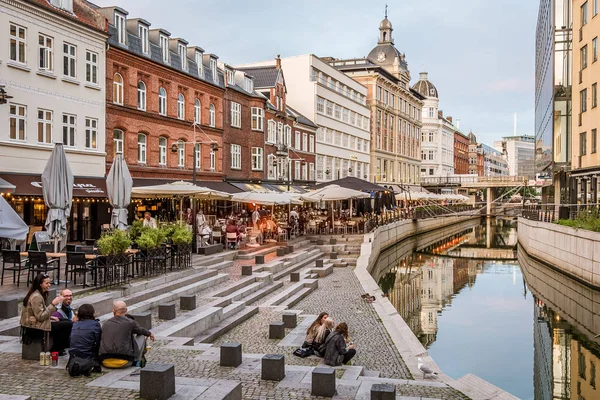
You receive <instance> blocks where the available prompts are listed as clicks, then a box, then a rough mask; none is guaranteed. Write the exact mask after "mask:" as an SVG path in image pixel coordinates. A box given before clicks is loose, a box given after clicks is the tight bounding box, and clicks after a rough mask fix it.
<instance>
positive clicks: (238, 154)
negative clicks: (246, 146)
mask: <svg viewBox="0 0 600 400" xmlns="http://www.w3.org/2000/svg"><path fill="white" fill-rule="evenodd" d="M231 169H242V146H240V145H239V144H232V145H231Z"/></svg>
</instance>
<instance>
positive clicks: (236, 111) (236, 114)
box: [231, 101, 242, 128]
mask: <svg viewBox="0 0 600 400" xmlns="http://www.w3.org/2000/svg"><path fill="white" fill-rule="evenodd" d="M231 126H233V127H235V128H240V127H241V126H242V105H241V104H239V103H235V102H233V101H232V102H231Z"/></svg>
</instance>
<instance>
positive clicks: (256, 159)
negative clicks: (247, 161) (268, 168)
mask: <svg viewBox="0 0 600 400" xmlns="http://www.w3.org/2000/svg"><path fill="white" fill-rule="evenodd" d="M252 170H253V171H262V170H263V149H262V147H253V148H252Z"/></svg>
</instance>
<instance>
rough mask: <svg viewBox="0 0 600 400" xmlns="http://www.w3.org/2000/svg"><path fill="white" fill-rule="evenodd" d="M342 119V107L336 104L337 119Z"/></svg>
mask: <svg viewBox="0 0 600 400" xmlns="http://www.w3.org/2000/svg"><path fill="white" fill-rule="evenodd" d="M341 118H342V107H340V106H338V105H337V104H336V105H335V119H341Z"/></svg>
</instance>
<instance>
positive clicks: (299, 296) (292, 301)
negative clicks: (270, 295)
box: [279, 287, 314, 308]
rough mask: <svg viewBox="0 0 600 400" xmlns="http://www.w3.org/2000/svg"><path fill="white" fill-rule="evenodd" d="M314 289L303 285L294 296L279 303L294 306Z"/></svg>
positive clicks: (283, 305) (284, 305)
mask: <svg viewBox="0 0 600 400" xmlns="http://www.w3.org/2000/svg"><path fill="white" fill-rule="evenodd" d="M313 290H314V289H312V288H311V287H303V288H301V289H300V290H298V291H297V292H296V293H294V294H293V295H292V296H289V297H287V298H286V299H285V300H284V301H282V302H281V303H279V306H282V307H288V308H290V307H293V306H294V305H296V304H297V303H298V302H300V300H302V299H304V298H305V297H306V296H308V295H309V294H310V293H311V292H312V291H313Z"/></svg>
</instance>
